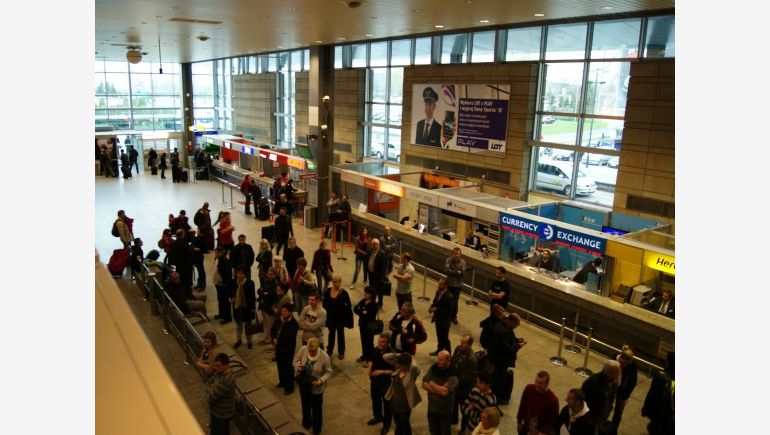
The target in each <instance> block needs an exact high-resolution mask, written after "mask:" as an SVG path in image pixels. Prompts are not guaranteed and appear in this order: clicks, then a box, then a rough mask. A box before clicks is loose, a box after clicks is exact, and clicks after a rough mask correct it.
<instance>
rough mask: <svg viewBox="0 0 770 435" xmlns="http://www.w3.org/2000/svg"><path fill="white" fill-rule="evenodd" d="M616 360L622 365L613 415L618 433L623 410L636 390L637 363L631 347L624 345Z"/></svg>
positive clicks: (613, 422) (613, 425) (613, 423)
mask: <svg viewBox="0 0 770 435" xmlns="http://www.w3.org/2000/svg"><path fill="white" fill-rule="evenodd" d="M615 360H616V361H617V362H618V363H620V385H619V386H618V391H617V393H616V394H615V410H614V412H613V414H612V427H613V428H614V429H615V431H617V430H618V429H619V428H620V418H621V417H622V416H623V409H624V408H625V407H626V403H627V402H628V398H629V397H631V393H632V392H633V391H634V388H636V371H637V367H636V361H634V351H633V350H632V349H631V346H629V345H627V344H624V345H623V349H621V350H620V353H619V354H618V356H616V357H615Z"/></svg>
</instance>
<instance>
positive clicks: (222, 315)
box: [214, 246, 233, 325]
mask: <svg viewBox="0 0 770 435" xmlns="http://www.w3.org/2000/svg"><path fill="white" fill-rule="evenodd" d="M226 254H227V249H225V247H224V246H217V249H216V251H214V262H215V263H216V266H217V267H216V271H215V272H214V287H216V289H217V306H218V309H219V314H217V315H216V316H214V318H215V319H221V320H220V322H219V323H220V324H221V325H224V324H226V323H230V322H232V321H233V313H232V309H231V305H230V299H229V298H230V289H231V288H232V286H233V268H232V267H231V266H230V260H228V259H227V255H226Z"/></svg>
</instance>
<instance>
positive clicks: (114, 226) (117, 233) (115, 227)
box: [112, 219, 120, 237]
mask: <svg viewBox="0 0 770 435" xmlns="http://www.w3.org/2000/svg"><path fill="white" fill-rule="evenodd" d="M112 235H113V236H115V237H120V231H118V220H117V219H115V222H113V223H112Z"/></svg>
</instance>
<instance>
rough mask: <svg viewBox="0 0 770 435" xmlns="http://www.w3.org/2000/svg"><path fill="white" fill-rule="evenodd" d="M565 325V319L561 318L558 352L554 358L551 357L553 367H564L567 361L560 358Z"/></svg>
mask: <svg viewBox="0 0 770 435" xmlns="http://www.w3.org/2000/svg"><path fill="white" fill-rule="evenodd" d="M566 323H567V318H566V317H562V318H561V327H559V350H558V352H557V353H556V356H552V357H551V364H553V365H555V366H566V365H567V360H566V359H564V358H562V356H561V348H562V345H563V344H564V325H565V324H566Z"/></svg>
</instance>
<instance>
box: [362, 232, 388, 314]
mask: <svg viewBox="0 0 770 435" xmlns="http://www.w3.org/2000/svg"><path fill="white" fill-rule="evenodd" d="M364 267H366V269H367V271H368V272H369V285H371V286H372V287H374V288H375V289H376V290H377V305H378V306H379V307H382V296H383V291H382V290H383V286H384V285H386V284H387V283H386V278H385V274H386V272H387V270H386V267H387V264H386V257H385V252H384V251H383V250H382V249H380V240H379V239H376V238H375V239H372V241H371V248H370V249H369V252H368V253H367V255H366V264H365V265H364Z"/></svg>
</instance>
